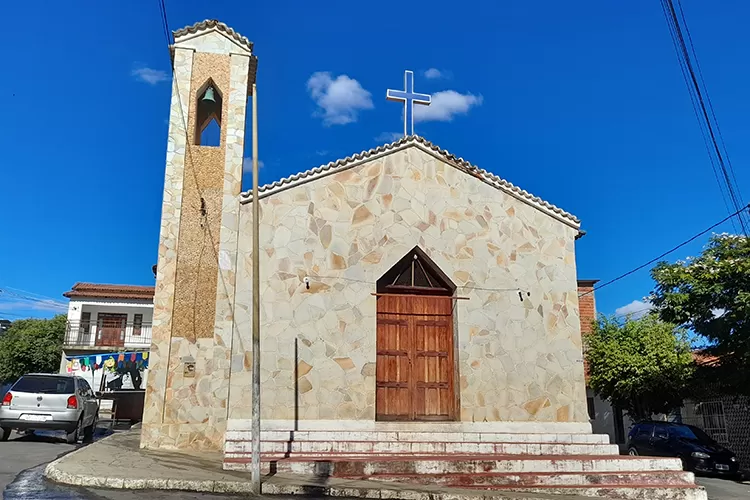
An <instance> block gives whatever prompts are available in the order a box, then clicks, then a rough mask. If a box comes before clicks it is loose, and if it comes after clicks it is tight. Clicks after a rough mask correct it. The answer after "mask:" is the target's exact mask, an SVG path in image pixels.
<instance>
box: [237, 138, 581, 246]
mask: <svg viewBox="0 0 750 500" xmlns="http://www.w3.org/2000/svg"><path fill="white" fill-rule="evenodd" d="M410 146H416V147H418V148H419V149H420V150H422V151H423V152H425V153H427V154H429V155H430V156H432V157H433V158H435V159H437V160H440V161H443V162H446V163H449V164H450V165H451V166H453V167H454V168H456V169H458V170H461V171H462V172H464V173H466V174H467V175H471V176H472V177H475V178H477V179H479V180H481V181H483V182H485V183H486V184H489V185H490V186H492V187H494V188H495V189H498V190H499V191H502V192H503V193H505V194H507V195H509V196H511V197H513V198H515V199H516V200H518V201H520V202H522V203H524V204H526V205H528V206H530V207H532V208H535V209H537V210H539V211H540V212H542V213H544V214H546V215H549V216H550V217H552V218H553V219H555V220H557V221H558V222H562V223H563V224H565V225H567V226H569V227H571V228H573V229H575V230H577V231H578V233H577V235H576V239H578V238H580V237H581V236H583V235H584V234H585V231H582V230H581V225H580V221H579V220H578V219H577V218H576V217H575V216H573V215H571V214H568V213H567V212H565V211H563V210H562V209H559V208H557V207H555V208H554V209H553V208H549V207H547V206H545V205H544V204H542V203H540V202H536V201H534V200H533V199H529V198H527V196H524V195H523V193H524V192H525V193H526V194H527V195H528V196H533V195H531V194H529V193H528V192H526V191H524V190H522V189H521V188H518V187H517V186H515V185H513V184H512V183H510V182H508V181H505V180H503V179H501V178H500V177H498V176H496V175H495V174H492V173H490V172H487V171H486V170H483V169H480V168H479V167H476V166H473V165H470V164H468V162H465V161H464V162H463V163H461V162H457V161H455V160H453V159H452V158H450V157H449V155H448V154H443V153H441V151H442V150H440V149H439V148H436V147H435V148H434V149H433V147H429V146H427V145H426V144H423V143H422V142H421V141H420V140H418V139H416V138H414V137H408V138H404V139H399V140H398V141H396V142H394V143H390V144H386V145H384V146H379V147H378V148H375V149H374V150H370V151H376V152H374V153H372V154H369V155H368V153H369V151H363V152H361V153H358V155H361V156H362V157H361V158H357V159H350V158H351V157H347V158H343V159H341V160H337V161H335V162H330V163H328V164H326V165H321V166H319V167H315V168H313V169H310V170H307V171H305V172H300V173H297V174H294V175H292V176H289V177H287V178H286V179H289V180H288V181H287V180H286V179H281V180H279V181H275V182H273V183H271V184H266V185H265V186H263V187H262V188H261V190H260V192H259V193H258V198H259V199H263V198H266V197H268V196H272V195H275V194H277V193H281V192H283V191H286V190H288V189H291V188H293V187H297V186H300V185H302V184H305V183H307V182H311V181H313V180H316V179H321V178H323V177H327V176H329V175H332V174H337V173H339V172H344V171H346V170H349V169H351V168H355V167H357V166H359V165H362V164H363V163H366V162H369V161H372V160H377V159H379V158H381V157H383V156H387V155H389V154H391V153H395V152H398V151H402V150H404V149H406V148H408V147H410ZM378 149H380V151H377V150H378ZM355 156H357V155H355ZM467 165H468V166H467ZM476 174H479V175H476ZM506 184H508V185H510V186H512V187H509V186H508V185H506ZM513 188H515V189H517V190H519V191H521V193H517V192H516V191H515V189H513ZM534 198H538V197H534ZM252 201H253V199H252V194H251V193H250V191H245V192H243V193H240V203H241V204H243V205H244V204H247V203H252ZM544 203H546V202H544ZM555 209H556V210H559V211H560V212H562V213H558V212H557V211H556V210H555Z"/></svg>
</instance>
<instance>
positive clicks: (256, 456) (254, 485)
mask: <svg viewBox="0 0 750 500" xmlns="http://www.w3.org/2000/svg"><path fill="white" fill-rule="evenodd" d="M259 219H260V207H259V202H258V91H257V89H256V88H255V84H253V414H252V420H253V421H252V432H253V459H252V473H251V478H250V479H251V489H252V493H254V494H255V495H260V245H259V240H258V234H259V229H258V227H259V226H260V221H259Z"/></svg>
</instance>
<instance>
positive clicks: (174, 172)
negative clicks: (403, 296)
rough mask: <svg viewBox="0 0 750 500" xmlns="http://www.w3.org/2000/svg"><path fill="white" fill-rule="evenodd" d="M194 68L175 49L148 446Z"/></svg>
mask: <svg viewBox="0 0 750 500" xmlns="http://www.w3.org/2000/svg"><path fill="white" fill-rule="evenodd" d="M192 66H193V52H192V51H191V50H184V49H175V53H174V80H173V82H172V101H171V103H170V113H169V135H168V137H167V160H166V171H165V175H164V199H163V202H162V214H161V229H160V233H159V256H158V261H157V271H156V287H155V291H154V318H153V327H152V345H151V353H150V356H149V371H150V376H149V377H148V381H147V384H146V396H145V402H144V409H143V434H142V436H143V438H142V441H141V443H142V445H143V446H148V447H155V446H158V442H159V430H160V428H161V424H162V421H163V415H164V399H165V396H166V387H167V371H168V362H169V360H168V356H169V345H170V342H171V336H172V312H173V309H172V308H173V302H174V289H175V276H176V274H177V245H178V239H179V231H180V214H181V211H182V186H183V177H184V170H185V152H186V144H187V133H186V131H185V125H184V121H183V119H182V116H183V114H184V116H187V114H188V109H189V103H190V101H189V97H190V76H191V73H192ZM180 105H182V110H180Z"/></svg>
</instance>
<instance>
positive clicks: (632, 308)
mask: <svg viewBox="0 0 750 500" xmlns="http://www.w3.org/2000/svg"><path fill="white" fill-rule="evenodd" d="M652 307H653V306H652V305H651V304H649V303H648V302H644V301H642V300H634V301H633V302H631V303H630V304H626V305H624V306H622V307H618V308H617V309H615V316H629V317H630V318H632V319H639V318H642V317H643V316H645V315H646V313H647V312H649V310H651V308H652Z"/></svg>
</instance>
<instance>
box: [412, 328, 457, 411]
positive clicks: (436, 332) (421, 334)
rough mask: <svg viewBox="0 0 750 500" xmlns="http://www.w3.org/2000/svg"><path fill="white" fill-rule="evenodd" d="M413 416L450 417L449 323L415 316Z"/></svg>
mask: <svg viewBox="0 0 750 500" xmlns="http://www.w3.org/2000/svg"><path fill="white" fill-rule="evenodd" d="M414 323H415V329H414V334H415V348H414V358H415V362H416V368H415V385H416V387H415V389H416V392H415V406H416V411H415V418H417V419H420V420H422V419H426V420H434V419H439V420H445V419H449V418H451V417H452V414H453V412H452V411H451V399H452V389H453V387H452V380H453V363H452V362H451V361H452V359H453V355H452V354H453V353H452V342H451V341H452V328H451V326H452V325H451V323H449V322H448V321H446V320H445V319H442V318H441V319H440V320H434V319H420V318H415V320H414Z"/></svg>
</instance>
